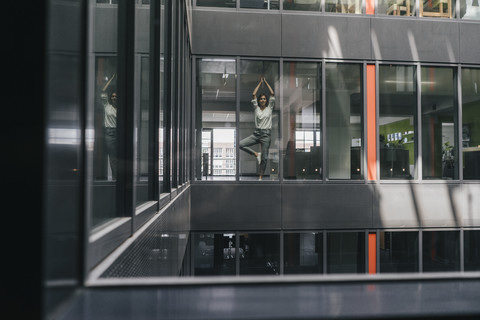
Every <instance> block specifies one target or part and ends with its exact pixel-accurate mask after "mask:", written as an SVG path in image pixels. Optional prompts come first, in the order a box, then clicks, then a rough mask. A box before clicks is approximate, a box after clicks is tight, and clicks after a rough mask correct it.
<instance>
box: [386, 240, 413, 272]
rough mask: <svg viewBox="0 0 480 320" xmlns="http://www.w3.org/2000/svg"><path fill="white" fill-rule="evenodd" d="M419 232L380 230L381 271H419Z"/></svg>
mask: <svg viewBox="0 0 480 320" xmlns="http://www.w3.org/2000/svg"><path fill="white" fill-rule="evenodd" d="M418 267H419V263H418V232H415V231H408V232H380V272H381V273H384V272H418Z"/></svg>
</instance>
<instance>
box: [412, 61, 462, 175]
mask: <svg viewBox="0 0 480 320" xmlns="http://www.w3.org/2000/svg"><path fill="white" fill-rule="evenodd" d="M421 70H422V84H421V90H422V93H421V101H422V162H423V178H424V179H443V180H452V179H458V152H457V150H458V144H457V143H456V141H457V139H456V138H457V137H458V133H457V131H458V130H457V128H458V127H457V126H458V123H457V118H458V116H457V110H458V109H457V94H456V92H457V90H456V88H457V86H456V72H455V70H454V69H453V68H440V67H422V69H421Z"/></svg>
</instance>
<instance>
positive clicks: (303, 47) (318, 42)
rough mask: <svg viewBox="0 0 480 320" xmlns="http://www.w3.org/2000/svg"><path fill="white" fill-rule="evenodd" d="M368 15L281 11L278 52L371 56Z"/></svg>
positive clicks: (319, 55)
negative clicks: (310, 13) (346, 15)
mask: <svg viewBox="0 0 480 320" xmlns="http://www.w3.org/2000/svg"><path fill="white" fill-rule="evenodd" d="M369 30H370V18H368V17H357V16H349V17H345V16H319V15H299V14H283V15H282V55H283V56H284V57H292V58H293V57H303V58H340V59H371V57H372V53H371V46H370V37H369Z"/></svg>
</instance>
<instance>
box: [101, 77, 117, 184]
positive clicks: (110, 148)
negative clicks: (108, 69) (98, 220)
mask: <svg viewBox="0 0 480 320" xmlns="http://www.w3.org/2000/svg"><path fill="white" fill-rule="evenodd" d="M115 75H116V74H113V76H112V77H111V78H110V80H108V82H107V83H106V84H105V86H104V87H103V89H102V93H101V95H100V97H101V99H102V104H103V111H104V120H103V121H104V126H105V128H104V130H105V144H106V146H107V153H108V158H109V160H110V168H111V169H112V179H113V180H116V178H117V93H116V92H115V91H114V90H112V91H109V92H110V93H109V94H107V89H108V87H109V86H110V84H111V83H112V81H113V79H114V78H115Z"/></svg>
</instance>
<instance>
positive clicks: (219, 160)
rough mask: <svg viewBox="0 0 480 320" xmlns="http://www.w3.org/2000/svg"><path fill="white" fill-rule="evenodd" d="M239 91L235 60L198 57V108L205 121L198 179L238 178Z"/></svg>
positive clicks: (202, 119) (202, 131) (198, 115)
mask: <svg viewBox="0 0 480 320" xmlns="http://www.w3.org/2000/svg"><path fill="white" fill-rule="evenodd" d="M236 91H237V81H236V61H235V59H223V58H222V59H220V58H218V59H217V58H208V59H199V60H197V87H196V92H197V94H196V107H197V117H198V118H200V115H201V119H198V121H200V120H201V124H202V125H201V127H202V130H201V141H202V146H201V156H200V157H199V158H200V159H199V160H200V162H197V163H198V165H197V171H196V178H197V179H198V180H202V179H203V180H208V179H209V178H210V179H215V180H232V179H233V180H235V175H236V170H235V168H236V121H237V120H236V119H237V117H236V110H237V105H236ZM198 134H199V132H197V135H198ZM212 150H213V151H214V152H213V153H212ZM197 161H198V160H197Z"/></svg>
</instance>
